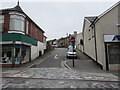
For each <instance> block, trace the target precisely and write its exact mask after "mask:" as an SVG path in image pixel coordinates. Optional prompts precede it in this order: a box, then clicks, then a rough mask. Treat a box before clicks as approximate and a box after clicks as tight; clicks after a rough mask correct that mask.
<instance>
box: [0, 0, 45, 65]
mask: <svg viewBox="0 0 120 90" xmlns="http://www.w3.org/2000/svg"><path fill="white" fill-rule="evenodd" d="M0 33H1V34H0V36H1V38H2V39H1V40H0V47H1V48H0V51H1V53H2V54H1V56H0V58H1V59H0V60H1V61H0V63H1V64H2V65H3V66H20V65H21V64H23V63H26V62H30V61H31V60H34V59H35V58H36V57H38V56H40V55H42V54H43V53H44V50H45V49H46V37H45V36H44V33H45V32H44V31H43V30H42V29H41V28H40V27H39V26H38V25H37V24H36V23H35V22H34V21H33V20H32V19H31V18H29V17H28V16H27V14H25V13H24V12H23V10H22V9H21V7H20V6H19V2H18V4H17V6H15V7H13V8H8V9H2V10H0Z"/></svg>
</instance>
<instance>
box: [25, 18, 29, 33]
mask: <svg viewBox="0 0 120 90" xmlns="http://www.w3.org/2000/svg"><path fill="white" fill-rule="evenodd" d="M28 31H29V21H28V20H27V22H26V33H27V34H28Z"/></svg>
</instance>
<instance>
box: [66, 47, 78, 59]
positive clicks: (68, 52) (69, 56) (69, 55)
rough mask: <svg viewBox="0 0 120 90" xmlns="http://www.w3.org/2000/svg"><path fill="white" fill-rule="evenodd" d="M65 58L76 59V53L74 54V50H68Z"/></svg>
mask: <svg viewBox="0 0 120 90" xmlns="http://www.w3.org/2000/svg"><path fill="white" fill-rule="evenodd" d="M66 57H67V58H73V57H74V58H77V53H76V50H75V49H74V50H73V48H68V50H67V55H66Z"/></svg>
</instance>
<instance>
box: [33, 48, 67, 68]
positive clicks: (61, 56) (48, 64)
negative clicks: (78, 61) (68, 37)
mask: <svg viewBox="0 0 120 90" xmlns="http://www.w3.org/2000/svg"><path fill="white" fill-rule="evenodd" d="M66 50H67V49H66V48H55V50H54V51H53V52H52V53H51V55H50V56H49V57H48V58H46V59H45V60H44V61H43V62H42V63H40V64H38V65H36V66H34V67H32V68H53V67H61V62H62V61H65V60H66Z"/></svg>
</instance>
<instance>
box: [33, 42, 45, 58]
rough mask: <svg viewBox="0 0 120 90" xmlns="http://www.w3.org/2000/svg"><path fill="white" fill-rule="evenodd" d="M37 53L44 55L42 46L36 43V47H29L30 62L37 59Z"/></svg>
mask: <svg viewBox="0 0 120 90" xmlns="http://www.w3.org/2000/svg"><path fill="white" fill-rule="evenodd" d="M39 51H41V52H42V54H44V44H43V43H41V42H40V41H38V45H37V46H31V60H33V59H35V58H37V57H38V56H39Z"/></svg>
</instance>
